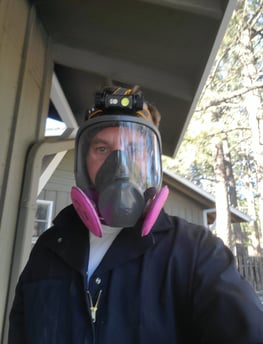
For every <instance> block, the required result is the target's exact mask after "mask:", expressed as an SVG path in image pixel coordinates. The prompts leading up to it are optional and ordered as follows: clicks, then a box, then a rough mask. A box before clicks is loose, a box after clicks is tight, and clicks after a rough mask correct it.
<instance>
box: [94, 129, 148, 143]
mask: <svg viewBox="0 0 263 344" xmlns="http://www.w3.org/2000/svg"><path fill="white" fill-rule="evenodd" d="M116 136H120V137H124V138H125V137H131V138H134V137H143V133H142V130H141V129H139V128H138V127H137V128H135V127H127V126H110V127H106V128H102V129H101V130H99V131H98V132H97V133H96V134H95V135H94V137H93V139H92V141H94V140H95V139H96V140H97V139H105V138H106V137H116Z"/></svg>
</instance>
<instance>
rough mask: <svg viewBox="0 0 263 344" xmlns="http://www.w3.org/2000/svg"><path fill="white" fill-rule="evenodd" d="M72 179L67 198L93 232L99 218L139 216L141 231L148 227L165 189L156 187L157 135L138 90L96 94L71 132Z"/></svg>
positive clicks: (127, 221) (114, 221)
mask: <svg viewBox="0 0 263 344" xmlns="http://www.w3.org/2000/svg"><path fill="white" fill-rule="evenodd" d="M75 178H76V185H77V186H76V187H73V188H72V190H71V198H72V203H73V206H74V208H75V209H76V211H77V213H78V215H79V216H80V218H81V219H82V221H83V223H84V224H85V225H86V227H87V228H88V229H89V230H90V231H91V232H92V233H93V234H95V235H96V236H99V237H101V236H102V226H101V224H102V223H104V224H106V225H108V226H111V227H132V226H134V225H135V224H136V223H137V222H138V221H139V220H142V230H141V234H142V236H145V235H147V234H148V233H149V232H150V230H151V228H152V226H153V224H154V223H155V221H156V219H157V217H158V215H159V213H160V210H161V208H162V207H163V205H164V203H165V201H166V198H167V196H168V188H167V187H164V188H162V189H161V184H162V167H161V139H160V134H159V131H158V129H157V127H156V126H155V125H154V124H153V122H152V118H151V113H150V112H149V111H148V109H147V107H146V106H145V103H144V101H143V97H142V95H141V94H132V93H131V90H127V89H123V88H120V89H116V90H115V91H114V92H109V91H107V90H106V91H104V92H101V93H97V94H96V97H95V107H94V108H93V109H91V110H90V111H89V117H88V119H87V121H85V122H84V124H83V125H82V126H81V127H80V128H79V131H78V134H77V137H76V154H75Z"/></svg>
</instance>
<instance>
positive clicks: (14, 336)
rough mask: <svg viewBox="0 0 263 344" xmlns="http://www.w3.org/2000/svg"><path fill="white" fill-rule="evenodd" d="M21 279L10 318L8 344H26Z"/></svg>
mask: <svg viewBox="0 0 263 344" xmlns="http://www.w3.org/2000/svg"><path fill="white" fill-rule="evenodd" d="M21 285H22V282H21V279H20V281H19V282H18V284H17V287H16V293H15V298H14V302H13V305H12V309H11V312H10V316H9V333H8V344H26V338H25V333H24V307H23V297H22V286H21Z"/></svg>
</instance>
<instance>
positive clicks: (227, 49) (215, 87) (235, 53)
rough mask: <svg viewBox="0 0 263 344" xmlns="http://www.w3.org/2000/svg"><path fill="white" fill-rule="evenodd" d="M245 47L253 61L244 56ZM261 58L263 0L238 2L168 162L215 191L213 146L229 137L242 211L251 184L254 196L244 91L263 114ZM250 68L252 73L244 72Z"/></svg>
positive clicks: (254, 177)
mask: <svg viewBox="0 0 263 344" xmlns="http://www.w3.org/2000/svg"><path fill="white" fill-rule="evenodd" d="M248 51H249V52H250V53H251V56H253V59H252V60H251V59H250V60H249V59H248V57H249V56H248V54H247V52H248ZM262 56H263V0H240V1H238V5H237V8H236V11H235V13H234V16H233V18H232V20H231V21H230V24H229V27H228V30H227V32H226V35H225V37H224V40H223V42H222V45H221V48H220V50H219V53H218V55H217V58H216V61H215V63H214V66H213V68H212V70H211V73H210V76H209V78H208V81H207V84H206V87H205V89H204V92H203V94H202V97H201V99H200V101H199V104H198V106H197V109H196V111H195V113H194V115H193V117H192V120H191V122H190V125H189V127H188V130H187V132H186V134H185V137H184V140H183V142H182V144H181V147H180V149H179V152H178V154H177V156H176V159H175V160H174V162H173V163H171V162H170V163H169V164H168V165H169V167H168V168H170V169H171V170H173V172H175V173H177V174H179V175H181V176H183V177H185V178H187V179H188V180H190V181H192V182H194V183H195V184H196V185H198V186H201V187H203V188H205V189H206V190H207V191H210V192H212V193H213V191H214V187H215V183H216V178H217V177H216V175H215V147H216V144H217V143H218V142H223V140H227V142H228V145H229V147H228V148H229V149H230V155H229V156H231V164H232V169H233V173H234V181H235V192H236V196H237V201H238V205H239V206H240V207H241V208H240V209H241V210H242V211H244V212H247V209H248V204H246V201H247V197H246V195H247V193H248V192H249V190H250V188H251V186H252V192H253V194H254V196H255V195H257V194H258V191H257V179H258V176H257V170H256V160H255V152H254V151H253V145H252V128H251V118H250V116H249V113H248V110H247V107H246V101H247V94H248V93H249V92H251V91H252V90H256V91H257V92H258V93H257V94H259V95H260V96H261V111H262V112H263V102H262V89H263V73H262V68H263V59H262ZM251 66H253V69H252V71H253V72H251V71H250V70H249V73H248V72H247V71H245V69H246V68H247V69H248V68H251ZM248 75H249V77H250V80H249V83H248V82H247V80H248V79H246V77H248ZM245 76H246V77H245ZM255 209H256V210H257V209H258V204H257V198H255ZM249 230H251V229H249Z"/></svg>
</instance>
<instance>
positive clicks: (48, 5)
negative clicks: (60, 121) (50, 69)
mask: <svg viewBox="0 0 263 344" xmlns="http://www.w3.org/2000/svg"><path fill="white" fill-rule="evenodd" d="M28 1H29V2H30V3H31V4H32V5H34V6H35V7H36V11H37V15H38V17H39V19H40V21H41V22H42V25H43V27H44V29H45V30H46V31H47V33H48V35H49V37H50V39H51V41H52V43H53V44H52V49H53V56H54V61H55V73H56V75H57V78H58V80H59V82H60V84H61V87H62V89H63V91H64V94H65V96H66V98H67V101H68V103H69V105H70V107H71V110H72V112H73V114H74V116H75V119H76V121H77V123H78V124H80V123H81V121H82V120H83V115H84V112H85V110H86V109H87V108H88V107H89V106H90V105H92V104H93V95H94V91H95V90H97V89H98V88H100V87H101V86H103V85H105V84H109V83H112V82H115V81H116V82H119V84H124V85H128V86H129V85H134V84H138V85H140V86H141V88H142V90H143V91H144V94H145V97H146V98H147V99H148V100H153V101H154V103H155V104H156V105H157V107H158V108H159V110H160V112H161V114H162V121H161V126H160V131H161V135H162V138H163V153H164V154H166V155H170V156H171V155H174V153H175V152H176V150H177V148H178V147H179V144H180V141H181V139H182V137H183V134H184V131H185V129H186V126H187V124H188V122H189V120H190V118H191V116H192V113H193V111H194V109H195V106H196V102H197V101H198V99H199V97H200V93H201V91H202V89H203V87H204V84H205V81H206V79H207V76H208V73H209V71H210V68H211V65H212V63H213V60H214V58H215V54H216V52H217V50H218V47H219V44H220V42H221V40H222V38H223V34H224V32H225V29H226V27H227V24H228V21H229V19H230V16H231V15H232V12H233V9H234V7H235V4H236V0H126V1H120V0H111V1H109V0H96V1H88V0H64V1H63V0H28Z"/></svg>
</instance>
